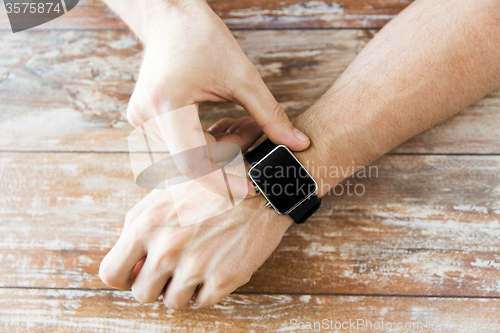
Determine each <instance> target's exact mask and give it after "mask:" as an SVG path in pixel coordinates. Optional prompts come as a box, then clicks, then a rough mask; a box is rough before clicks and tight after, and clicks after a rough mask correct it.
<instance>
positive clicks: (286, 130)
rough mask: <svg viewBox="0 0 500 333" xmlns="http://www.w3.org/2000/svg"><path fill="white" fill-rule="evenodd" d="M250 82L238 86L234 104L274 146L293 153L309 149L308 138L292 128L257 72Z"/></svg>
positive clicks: (283, 111)
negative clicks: (285, 147) (279, 146)
mask: <svg viewBox="0 0 500 333" xmlns="http://www.w3.org/2000/svg"><path fill="white" fill-rule="evenodd" d="M255 71H256V72H257V70H255ZM252 81H253V82H249V83H247V84H243V85H238V86H240V87H242V88H241V89H238V90H236V91H235V92H234V96H233V97H234V99H235V102H237V103H238V104H240V105H241V106H242V107H243V108H245V110H246V111H247V112H248V113H249V114H250V115H251V116H252V118H253V119H254V120H255V122H256V123H257V124H258V125H259V126H260V127H261V128H262V131H264V133H265V134H266V135H267V137H268V138H269V139H270V140H271V141H272V142H274V143H275V144H283V145H286V146H287V147H288V148H290V149H291V150H294V151H301V150H304V149H306V148H307V147H309V144H310V141H309V138H308V137H307V136H306V135H305V134H304V133H302V132H301V131H300V130H299V129H297V128H295V127H294V126H293V124H292V123H291V122H290V120H289V119H288V116H287V115H286V113H285V110H283V108H282V107H281V105H280V104H279V103H278V102H277V101H276V99H275V98H274V96H273V95H272V94H271V92H270V91H269V89H268V88H267V86H266V84H265V83H264V81H262V78H261V77H260V75H259V74H258V72H257V73H256V79H255V80H252Z"/></svg>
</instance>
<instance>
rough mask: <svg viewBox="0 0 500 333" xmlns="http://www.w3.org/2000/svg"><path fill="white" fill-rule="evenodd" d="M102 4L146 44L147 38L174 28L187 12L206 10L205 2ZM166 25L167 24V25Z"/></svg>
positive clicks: (114, 0)
mask: <svg viewBox="0 0 500 333" xmlns="http://www.w3.org/2000/svg"><path fill="white" fill-rule="evenodd" d="M104 2H105V3H106V4H107V5H108V6H109V7H110V8H111V9H112V10H113V11H114V12H115V13H116V14H118V15H119V16H120V17H121V18H122V20H123V21H124V22H125V23H126V24H127V25H128V26H129V27H130V29H131V30H132V31H133V32H134V33H135V34H136V35H137V37H139V39H140V40H141V41H142V42H143V43H146V42H147V39H148V36H150V35H151V34H153V33H155V32H156V31H160V30H162V29H167V27H172V26H175V24H176V23H177V21H178V18H179V15H180V14H181V13H183V12H185V11H187V10H190V11H192V10H197V9H202V8H203V10H206V9H209V8H208V4H207V2H206V1H205V0H104ZM167 23H168V24H167Z"/></svg>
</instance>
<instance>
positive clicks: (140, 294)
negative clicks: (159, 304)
mask: <svg viewBox="0 0 500 333" xmlns="http://www.w3.org/2000/svg"><path fill="white" fill-rule="evenodd" d="M132 295H134V298H135V299H136V300H137V301H138V302H139V303H142V304H146V303H153V302H154V301H156V299H157V297H154V296H153V295H151V294H150V293H148V292H146V291H145V290H143V288H141V287H139V286H135V285H134V286H132Z"/></svg>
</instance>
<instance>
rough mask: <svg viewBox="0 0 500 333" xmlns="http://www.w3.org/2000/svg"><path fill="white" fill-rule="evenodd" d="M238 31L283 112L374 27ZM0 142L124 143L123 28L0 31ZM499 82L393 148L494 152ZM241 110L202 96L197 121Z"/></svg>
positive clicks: (309, 94)
mask: <svg viewBox="0 0 500 333" xmlns="http://www.w3.org/2000/svg"><path fill="white" fill-rule="evenodd" d="M235 35H236V38H237V39H238V41H239V42H240V44H241V45H242V47H243V49H244V50H245V52H246V53H247V54H248V55H249V57H250V59H251V60H252V61H253V62H254V63H255V64H256V66H257V68H258V69H259V71H260V73H261V74H262V76H263V77H264V80H265V81H266V83H267V84H268V86H269V87H270V89H271V91H272V92H273V94H274V95H275V96H276V98H277V99H278V101H280V102H281V103H282V105H283V106H284V107H285V109H286V110H287V112H288V114H289V115H290V116H292V117H293V116H295V115H297V114H299V113H300V112H301V111H302V110H304V109H305V108H307V106H309V105H310V104H312V102H313V101H314V100H315V99H317V98H318V97H319V96H320V95H321V94H322V93H323V92H324V91H326V89H328V87H329V86H330V85H331V84H332V82H334V80H335V79H336V78H337V77H338V76H339V75H340V74H341V73H342V71H343V70H344V69H345V68H346V67H347V65H348V64H349V63H350V62H351V61H352V60H353V59H354V57H355V56H356V54H357V53H358V52H359V50H360V49H361V48H362V46H363V45H364V44H366V42H367V41H368V40H369V39H370V38H371V36H373V34H372V32H371V31H359V30H332V31H238V32H235ZM0 41H1V42H0V43H1V48H2V56H1V57H0V110H1V112H0V131H1V133H2V134H1V135H0V149H1V150H28V151H29V150H58V151H59V150H61V151H127V141H126V138H127V135H128V134H129V133H130V131H131V127H130V126H129V125H128V124H127V123H126V116H125V110H126V105H127V102H128V99H129V97H130V94H131V92H132V90H133V87H134V82H135V80H136V77H137V71H138V68H139V64H140V59H141V47H140V45H139V44H138V43H137V42H136V40H135V39H134V37H133V36H132V35H131V34H130V33H128V32H122V31H111V32H109V31H108V32H106V31H104V32H103V31H100V32H79V31H64V32H61V31H51V32H40V31H34V32H33V31H31V32H24V33H22V34H12V33H9V32H1V33H0ZM499 108H500V91H496V92H494V93H491V94H490V95H488V96H487V97H486V98H484V99H482V100H481V101H479V102H477V103H476V104H475V105H474V106H471V107H469V108H467V109H465V110H464V111H463V112H461V113H460V114H459V115H457V116H455V117H454V118H452V119H450V120H448V121H447V122H445V123H443V124H441V125H439V126H437V127H435V128H433V129H432V130H430V131H427V132H425V133H423V134H421V135H419V136H417V137H415V138H414V139H412V140H410V141H409V142H407V143H405V144H404V145H403V146H401V147H400V148H398V149H397V150H396V152H404V153H428V152H432V153H480V154H490V153H499V152H500V139H499V138H500V128H499V127H498V126H496V124H498V123H500V113H499V112H498V109H499ZM244 114H245V112H244V111H243V110H242V109H241V108H240V107H237V106H235V105H234V104H232V103H224V104H217V103H212V104H205V105H203V106H202V107H201V118H202V123H203V125H204V126H205V127H207V126H209V125H210V124H212V123H213V122H215V121H216V120H217V119H219V118H221V117H225V116H233V117H239V116H242V115H244Z"/></svg>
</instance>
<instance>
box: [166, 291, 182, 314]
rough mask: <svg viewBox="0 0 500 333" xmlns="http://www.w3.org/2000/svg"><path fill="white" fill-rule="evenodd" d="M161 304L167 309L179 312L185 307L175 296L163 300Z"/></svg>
mask: <svg viewBox="0 0 500 333" xmlns="http://www.w3.org/2000/svg"><path fill="white" fill-rule="evenodd" d="M163 303H164V304H165V306H166V307H167V308H169V309H172V310H180V309H182V308H184V307H185V306H186V305H185V304H182V303H181V302H180V300H179V298H178V297H177V296H176V295H174V296H170V297H167V299H164V300H163Z"/></svg>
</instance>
